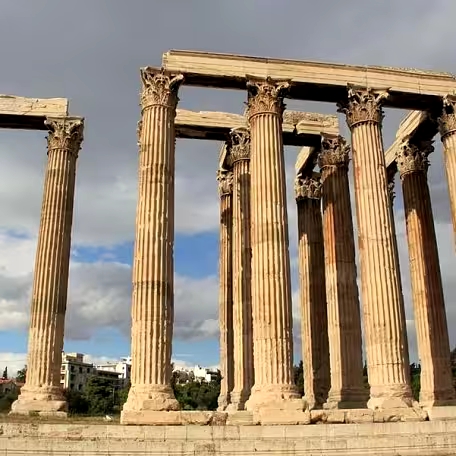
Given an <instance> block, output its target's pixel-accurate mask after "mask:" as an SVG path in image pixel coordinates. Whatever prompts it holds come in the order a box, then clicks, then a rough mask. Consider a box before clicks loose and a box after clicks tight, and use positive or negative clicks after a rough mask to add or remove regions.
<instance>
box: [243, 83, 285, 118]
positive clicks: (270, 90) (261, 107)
mask: <svg viewBox="0 0 456 456" xmlns="http://www.w3.org/2000/svg"><path fill="white" fill-rule="evenodd" d="M289 88H290V82H289V81H276V80H273V79H271V78H269V77H268V78H266V79H250V80H249V81H248V82H247V91H248V103H247V105H248V110H247V116H248V118H249V120H250V119H251V118H252V117H253V116H255V115H257V114H264V113H271V114H278V115H279V116H282V114H283V111H284V109H285V103H284V102H283V97H284V95H285V94H286V92H287V90H288V89H289Z"/></svg>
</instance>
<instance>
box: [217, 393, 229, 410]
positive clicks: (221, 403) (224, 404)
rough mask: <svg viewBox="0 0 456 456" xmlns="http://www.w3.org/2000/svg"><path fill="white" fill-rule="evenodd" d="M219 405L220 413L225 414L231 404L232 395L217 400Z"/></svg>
mask: <svg viewBox="0 0 456 456" xmlns="http://www.w3.org/2000/svg"><path fill="white" fill-rule="evenodd" d="M217 404H218V407H217V411H218V412H223V411H224V410H226V408H227V407H228V405H229V404H230V395H229V394H223V395H219V397H218V399H217Z"/></svg>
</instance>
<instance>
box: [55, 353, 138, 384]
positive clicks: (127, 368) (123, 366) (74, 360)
mask: <svg viewBox="0 0 456 456" xmlns="http://www.w3.org/2000/svg"><path fill="white" fill-rule="evenodd" d="M94 375H96V376H97V377H103V378H107V379H110V380H112V381H113V382H114V383H115V384H116V385H115V386H116V387H122V386H125V385H126V384H127V383H128V382H129V381H130V375H131V358H130V357H125V358H121V359H120V361H118V362H111V363H104V364H97V365H94V364H93V363H86V362H84V355H83V354H82V353H63V354H62V367H61V370H60V383H61V385H62V387H63V388H64V389H69V390H74V391H83V390H84V388H85V386H86V384H87V381H88V380H89V378H90V377H91V376H94Z"/></svg>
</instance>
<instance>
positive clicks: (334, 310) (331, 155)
mask: <svg viewBox="0 0 456 456" xmlns="http://www.w3.org/2000/svg"><path fill="white" fill-rule="evenodd" d="M349 152H350V146H348V145H347V143H346V141H345V140H344V138H342V137H341V136H334V137H329V136H328V137H323V140H322V148H321V151H320V154H319V156H318V165H319V167H320V169H321V180H322V184H323V195H322V198H323V238H324V244H325V250H324V252H325V270H326V299H327V302H328V334H329V358H330V366H331V389H330V390H329V395H328V401H327V403H326V404H325V407H327V408H362V407H365V406H366V401H367V396H368V394H367V390H366V388H365V387H364V382H363V355H362V337H361V315H360V308H359V296H358V285H357V283H356V261H355V242H354V238H353V220H352V211H351V203H350V187H349V182H348V163H349Z"/></svg>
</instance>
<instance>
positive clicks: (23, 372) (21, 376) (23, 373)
mask: <svg viewBox="0 0 456 456" xmlns="http://www.w3.org/2000/svg"><path fill="white" fill-rule="evenodd" d="M26 377H27V366H24V367H23V368H22V369H19V370H18V371H17V374H16V381H17V382H19V383H25V379H26Z"/></svg>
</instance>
